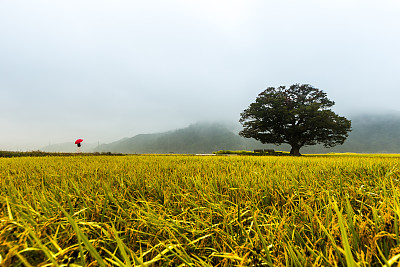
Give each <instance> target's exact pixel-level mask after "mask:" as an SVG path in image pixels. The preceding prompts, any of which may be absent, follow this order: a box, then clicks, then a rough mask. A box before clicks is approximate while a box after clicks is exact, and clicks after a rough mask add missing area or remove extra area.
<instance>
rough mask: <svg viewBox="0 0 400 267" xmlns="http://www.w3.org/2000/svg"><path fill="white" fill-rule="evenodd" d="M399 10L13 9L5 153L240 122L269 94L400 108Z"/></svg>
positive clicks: (7, 12) (233, 0)
mask: <svg viewBox="0 0 400 267" xmlns="http://www.w3.org/2000/svg"><path fill="white" fill-rule="evenodd" d="M399 32H400V1H397V0H382V1H369V0H301V1H300V0H242V1H239V0H140V1H139V0H130V1H128V0H113V1H106V0H96V1H94V0H83V1H82V0H79V1H78V0H68V1H54V0H36V1H31V0H0V100H1V105H0V114H1V115H0V125H1V128H0V150H1V149H3V150H4V149H10V150H31V149H38V148H40V147H43V146H45V145H48V144H49V143H52V144H54V143H61V142H66V141H71V142H73V141H74V140H75V139H77V138H83V139H84V140H85V142H89V143H97V142H100V143H107V142H112V141H116V140H118V139H121V138H123V137H131V136H134V135H136V134H138V133H151V132H160V131H165V130H172V129H175V128H179V127H185V126H187V125H189V124H190V123H195V122H197V121H205V120H213V121H214V120H217V121H221V120H227V121H234V122H237V121H238V119H239V114H240V112H241V111H242V110H243V109H245V108H246V107H247V106H248V105H249V104H250V103H251V102H252V101H254V100H255V98H256V96H257V94H258V93H260V92H261V91H263V90H264V89H265V88H266V87H268V86H274V87H275V86H280V85H291V84H294V83H308V84H311V85H313V86H315V87H317V88H319V89H322V90H324V91H325V92H326V93H327V94H328V97H329V98H330V99H331V100H334V101H335V102H336V105H335V107H334V109H335V111H336V112H338V113H339V114H340V115H351V114H354V113H360V112H365V111H369V112H371V111H390V112H393V111H394V112H397V111H398V112H400V105H399V97H400V86H399V85H400V75H399V74H400V73H399V65H400V52H399V49H400V33H399Z"/></svg>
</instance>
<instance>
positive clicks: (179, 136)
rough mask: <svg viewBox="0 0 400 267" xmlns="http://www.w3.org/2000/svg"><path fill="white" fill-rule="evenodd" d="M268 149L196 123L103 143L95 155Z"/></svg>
mask: <svg viewBox="0 0 400 267" xmlns="http://www.w3.org/2000/svg"><path fill="white" fill-rule="evenodd" d="M259 147H262V148H267V147H270V146H268V145H262V144H260V143H259V142H257V141H256V140H253V139H246V138H242V137H240V136H239V135H237V134H235V133H233V132H232V131H231V130H229V129H228V128H227V127H226V126H224V125H222V124H218V123H196V124H192V125H190V126H188V127H186V128H183V129H178V130H175V131H170V132H165V133H156V134H139V135H136V136H134V137H132V138H124V139H122V140H119V141H116V142H113V143H110V144H104V145H101V146H99V147H97V148H96V149H95V151H98V152H120V153H181V154H183V153H189V154H192V153H212V152H214V151H218V150H225V149H230V150H251V149H253V148H259Z"/></svg>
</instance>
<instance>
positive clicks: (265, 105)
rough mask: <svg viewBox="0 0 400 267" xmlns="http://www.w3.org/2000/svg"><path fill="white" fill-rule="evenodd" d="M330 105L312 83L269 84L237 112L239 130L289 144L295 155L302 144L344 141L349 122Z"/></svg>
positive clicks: (247, 134)
mask: <svg viewBox="0 0 400 267" xmlns="http://www.w3.org/2000/svg"><path fill="white" fill-rule="evenodd" d="M333 105H334V102H333V101H331V100H329V99H328V98H327V96H326V93H324V92H323V91H322V90H319V89H316V88H314V87H312V86H311V85H307V84H303V85H300V84H294V85H291V86H290V87H289V88H286V87H285V86H280V87H278V88H274V87H269V88H267V89H266V90H265V91H263V92H261V93H260V94H259V95H258V97H257V98H256V101H255V102H254V103H252V104H250V106H249V107H248V108H247V109H245V110H244V111H243V112H242V113H241V114H240V116H241V118H240V122H241V123H242V125H243V127H244V129H243V130H242V131H241V132H240V133H239V134H240V135H241V136H243V137H247V138H254V139H256V140H259V141H261V142H262V143H271V144H275V145H280V144H289V145H290V146H291V147H292V151H291V153H293V154H295V155H299V154H300V153H299V150H300V148H301V147H303V146H309V145H315V144H323V145H324V146H325V147H333V146H335V145H338V144H343V142H344V141H345V140H346V138H347V136H348V132H349V131H350V128H351V122H350V121H349V120H347V119H346V118H345V117H341V116H339V115H337V114H335V113H334V112H333V111H332V110H330V109H329V108H330V107H332V106H333Z"/></svg>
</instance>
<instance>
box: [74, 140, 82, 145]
mask: <svg viewBox="0 0 400 267" xmlns="http://www.w3.org/2000/svg"><path fill="white" fill-rule="evenodd" d="M82 142H83V139H78V140H76V141H75V145H77V144H80V143H82Z"/></svg>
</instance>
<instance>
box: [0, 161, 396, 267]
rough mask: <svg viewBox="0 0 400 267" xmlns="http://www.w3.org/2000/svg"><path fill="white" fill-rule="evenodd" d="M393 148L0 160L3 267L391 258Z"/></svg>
mask: <svg viewBox="0 0 400 267" xmlns="http://www.w3.org/2000/svg"><path fill="white" fill-rule="evenodd" d="M399 179H400V156H398V155H351V154H349V155H325V156H304V157H288V156H280V157H276V156H264V157H262V156H260V157H256V156H230V157H224V156H183V155H180V156H175V155H174V156H167V155H165V156H163V155H142V156H134V155H132V156H70V157H67V156H65V157H20V158H0V181H1V186H0V265H1V266H383V265H386V266H396V265H397V262H398V260H399V258H400V237H399V216H400V191H399V190H400V181H399Z"/></svg>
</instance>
